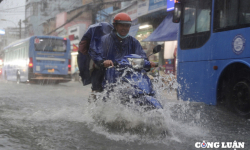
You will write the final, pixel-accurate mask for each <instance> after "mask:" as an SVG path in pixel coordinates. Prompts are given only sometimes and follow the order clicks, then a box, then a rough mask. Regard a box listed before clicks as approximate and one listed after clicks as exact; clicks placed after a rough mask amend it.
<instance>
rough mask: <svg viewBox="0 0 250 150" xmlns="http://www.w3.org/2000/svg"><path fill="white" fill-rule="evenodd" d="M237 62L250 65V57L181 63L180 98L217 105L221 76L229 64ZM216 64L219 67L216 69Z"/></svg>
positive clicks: (179, 75)
mask: <svg viewBox="0 0 250 150" xmlns="http://www.w3.org/2000/svg"><path fill="white" fill-rule="evenodd" d="M236 62H239V63H243V64H246V65H247V66H250V58H245V59H236V60H235V59H228V60H214V61H201V62H185V63H179V66H178V67H179V72H178V83H179V84H180V88H179V92H178V97H179V99H181V100H185V101H188V100H190V101H197V102H204V103H206V104H211V105H216V103H217V97H216V95H217V87H218V82H219V79H220V76H221V74H222V72H223V71H224V69H225V68H226V67H227V66H228V65H230V64H232V63H236ZM214 66H218V69H217V70H214V69H213V67H214Z"/></svg>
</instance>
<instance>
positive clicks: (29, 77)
mask: <svg viewBox="0 0 250 150" xmlns="http://www.w3.org/2000/svg"><path fill="white" fill-rule="evenodd" d="M70 71H71V57H70V41H69V39H67V38H62V37H55V36H32V37H29V38H27V39H24V40H19V41H16V42H14V43H12V44H10V45H9V46H7V47H5V48H4V58H3V69H2V72H3V73H2V76H3V77H4V79H5V80H10V81H16V82H17V83H19V82H53V83H60V82H68V81H70V80H71V73H70Z"/></svg>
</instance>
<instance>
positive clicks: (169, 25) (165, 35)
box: [142, 14, 179, 42]
mask: <svg viewBox="0 0 250 150" xmlns="http://www.w3.org/2000/svg"><path fill="white" fill-rule="evenodd" d="M172 18H173V14H169V15H167V16H166V18H165V19H164V20H163V21H162V22H161V24H160V25H159V26H158V27H157V28H156V29H155V30H154V31H153V32H152V33H151V34H150V35H149V36H148V37H147V38H146V39H144V40H142V41H143V42H149V41H150V42H153V41H174V40H177V33H178V30H179V23H173V22H172Z"/></svg>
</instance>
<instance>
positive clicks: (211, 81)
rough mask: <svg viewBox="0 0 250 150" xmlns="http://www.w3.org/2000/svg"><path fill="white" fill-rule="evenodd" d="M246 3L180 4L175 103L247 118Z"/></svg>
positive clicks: (201, 0)
mask: <svg viewBox="0 0 250 150" xmlns="http://www.w3.org/2000/svg"><path fill="white" fill-rule="evenodd" d="M249 8H250V0H178V1H177V2H176V3H175V8H174V12H173V22H174V23H178V22H180V28H179V33H178V51H177V52H178V53H177V54H178V56H177V59H178V71H177V72H178V73H177V76H178V77H177V80H178V83H179V84H180V88H179V90H178V98H179V99H182V100H190V101H197V102H204V103H206V104H209V105H216V104H223V105H225V106H226V107H227V108H229V110H232V111H234V112H236V113H237V114H239V115H240V116H244V117H246V118H250V43H248V42H250V9H249Z"/></svg>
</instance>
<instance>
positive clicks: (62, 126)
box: [0, 81, 250, 150]
mask: <svg viewBox="0 0 250 150" xmlns="http://www.w3.org/2000/svg"><path fill="white" fill-rule="evenodd" d="M0 91H1V94H0V118H1V119H0V137H1V138H0V149H1V150H74V149H75V150H89V149H93V150H106V149H107V150H117V149H119V150H128V149H129V150H134V149H136V150H137V149H138V150H139V149H140V150H152V149H155V150H166V149H171V150H174V149H176V150H186V149H188V150H192V149H196V147H195V143H196V142H203V141H206V142H220V144H221V142H234V141H237V142H245V143H244V146H245V149H249V148H250V145H249V142H250V138H249V133H250V121H247V120H245V119H242V118H239V117H238V116H235V115H234V114H232V113H230V112H227V111H226V110H224V109H223V108H219V107H215V106H207V105H204V104H200V103H189V102H181V101H177V100H176V99H173V97H174V96H173V94H175V92H172V93H171V94H172V95H171V94H169V93H167V92H168V91H165V93H163V94H162V95H161V96H162V98H161V102H162V104H163V105H164V109H163V110H161V111H151V112H147V113H144V114H143V113H140V112H138V111H133V110H131V109H129V108H126V107H122V106H121V105H120V106H119V105H112V104H111V103H109V102H107V103H105V104H104V103H99V104H100V105H99V104H98V105H93V104H89V103H88V100H87V99H88V96H89V92H90V86H86V87H83V86H82V85H81V84H80V83H79V82H69V83H65V84H58V85H35V84H16V83H14V82H5V81H1V82H0ZM218 149H220V148H218ZM228 149H230V148H228ZM231 149H233V148H231Z"/></svg>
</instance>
